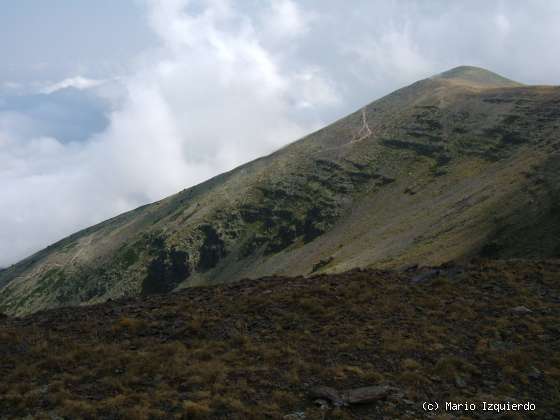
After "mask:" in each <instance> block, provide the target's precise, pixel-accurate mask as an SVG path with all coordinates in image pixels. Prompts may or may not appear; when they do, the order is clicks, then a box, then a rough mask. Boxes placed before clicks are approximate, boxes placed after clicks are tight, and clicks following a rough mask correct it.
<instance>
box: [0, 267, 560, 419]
mask: <svg viewBox="0 0 560 420" xmlns="http://www.w3.org/2000/svg"><path fill="white" fill-rule="evenodd" d="M559 279H560V260H558V259H557V260H549V261H536V260H535V261H522V260H513V261H512V260H505V261H487V262H479V263H471V264H468V265H465V266H457V265H448V266H445V267H439V268H436V269H424V270H415V269H409V270H407V271H404V272H394V271H379V270H353V271H350V272H347V273H343V274H337V275H318V276H316V277H312V278H303V277H298V278H284V277H272V278H265V279H260V280H246V281H242V282H238V283H235V284H231V285H219V286H212V287H201V288H190V289H187V290H182V291H179V292H176V293H171V294H162V295H157V296H148V297H144V298H141V299H123V300H119V301H111V302H106V303H103V304H99V305H93V306H88V307H84V308H61V309H54V310H50V311H43V312H38V313H36V314H33V315H31V316H29V317H25V318H19V319H18V318H0V375H1V377H2V380H1V381H0V419H2V420H5V419H6V420H7V419H15V418H18V419H21V418H36V419H53V418H57V419H61V418H65V419H78V418H79V419H100V418H102V419H134V420H142V419H146V420H147V419H199V418H211V419H255V420H257V419H258V420H260V419H263V418H268V419H282V418H284V419H308V420H311V419H400V418H402V419H410V420H412V419H420V418H440V419H447V418H461V419H471V418H486V419H490V418H491V419H495V418H508V419H515V418H524V419H526V418H536V419H557V418H558V408H559V407H560V394H559V390H560V369H559V368H560V328H559V325H560V322H559V321H560V282H559ZM325 386H327V387H330V388H332V389H334V390H345V389H351V390H354V389H355V388H358V387H369V386H374V387H375V388H374V389H375V390H378V389H386V390H388V391H390V392H388V393H384V394H383V395H384V398H382V399H381V400H379V401H374V402H372V403H369V404H353V403H352V402H351V401H349V405H344V406H341V407H336V404H335V401H332V400H331V401H329V399H328V398H325V397H324V394H325V393H324V392H317V389H318V387H325ZM330 394H332V391H331V392H330V393H328V395H330ZM317 395H321V396H322V397H323V399H324V400H325V401H323V402H320V404H317V403H316V399H317ZM335 399H336V397H335ZM445 401H448V402H453V403H465V402H469V403H474V404H477V409H476V410H470V411H469V410H465V409H464V408H463V409H459V410H456V411H447V412H446V411H445V410H444V409H443V408H442V406H443V404H444V402H445ZM423 402H432V403H433V402H438V403H439V404H440V409H439V410H437V411H435V412H432V413H428V412H425V411H424V410H423V407H422V403H423ZM483 402H487V403H492V404H494V403H500V404H505V403H507V402H509V403H511V404H514V403H532V404H534V409H533V410H531V411H523V410H522V411H502V412H500V413H498V412H495V411H493V412H491V411H490V412H489V411H483V409H482V403H483ZM285 416H287V417H285Z"/></svg>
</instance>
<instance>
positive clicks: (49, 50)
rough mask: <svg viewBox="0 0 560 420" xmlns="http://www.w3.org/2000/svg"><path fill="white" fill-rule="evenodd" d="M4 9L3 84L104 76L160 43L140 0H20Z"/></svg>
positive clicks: (0, 18) (0, 49)
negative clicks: (149, 47)
mask: <svg viewBox="0 0 560 420" xmlns="http://www.w3.org/2000/svg"><path fill="white" fill-rule="evenodd" d="M0 10H1V11H0V28H2V30H1V31H2V36H1V37H0V53H1V54H2V57H5V58H4V59H3V60H2V61H3V63H4V64H3V65H1V66H0V80H1V81H3V82H6V81H12V82H17V83H25V82H29V83H32V82H37V81H48V80H56V79H61V78H64V77H68V76H69V75H74V74H77V73H82V72H85V73H87V74H88V75H89V76H90V77H106V76H108V75H111V74H114V73H117V72H121V71H123V70H124V68H126V67H127V66H128V61H129V60H130V59H132V58H133V57H134V56H135V55H136V54H138V53H140V52H141V51H143V50H145V49H146V48H147V47H148V46H150V45H153V44H155V43H156V42H157V37H156V36H155V35H154V34H153V32H152V31H150V28H149V27H148V24H147V19H146V14H145V6H144V5H143V4H142V2H140V1H135V0H118V1H111V0H95V1H88V0H75V1H71V0H49V1H41V0H17V1H5V2H2V5H1V6H0ZM6 57H7V58H8V59H6Z"/></svg>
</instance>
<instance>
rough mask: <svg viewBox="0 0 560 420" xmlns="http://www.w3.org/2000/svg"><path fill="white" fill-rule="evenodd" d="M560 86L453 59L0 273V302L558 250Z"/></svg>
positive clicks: (13, 306) (66, 301)
mask: <svg viewBox="0 0 560 420" xmlns="http://www.w3.org/2000/svg"><path fill="white" fill-rule="evenodd" d="M559 136H560V88H559V87H552V86H525V85H521V84H519V83H516V82H513V81H510V80H508V79H505V78H503V77H501V76H498V75H496V74H494V73H491V72H488V71H486V70H483V69H478V68H474V67H459V68H456V69H453V70H450V71H448V72H446V73H443V74H441V75H438V76H434V77H432V78H429V79H426V80H421V81H419V82H417V83H414V84H412V85H410V86H408V87H405V88H403V89H401V90H398V91H396V92H394V93H392V94H390V95H388V96H386V97H384V98H382V99H379V100H377V101H375V102H372V103H371V104H369V105H367V106H365V107H364V108H363V109H360V110H358V111H357V112H355V113H353V114H351V115H349V116H347V117H345V118H343V119H341V120H339V121H337V122H335V123H334V124H332V125H330V126H328V127H326V128H324V129H322V130H319V131H317V132H315V133H313V134H311V135H309V136H307V137H305V138H303V139H301V140H299V141H297V142H295V143H292V144H290V145H289V146H287V147H284V148H283V149H281V150H279V151H277V152H276V153H273V154H271V155H269V156H266V157H263V158H261V159H258V160H256V161H253V162H251V163H248V164H246V165H243V166H241V167H239V168H237V169H235V170H233V171H231V172H228V173H225V174H222V175H220V176H217V177H215V178H213V179H211V180H209V181H207V182H205V183H202V184H200V185H197V186H195V187H193V188H189V189H187V190H184V191H181V192H179V193H178V194H175V195H174V196H171V197H169V198H166V199H164V200H161V201H159V202H156V203H153V204H150V205H146V206H143V207H140V208H138V209H136V210H133V211H131V212H128V213H126V214H123V215H120V216H118V217H115V218H113V219H110V220H108V221H106V222H103V223H101V224H99V225H96V226H93V227H91V228H89V229H86V230H84V231H81V232H78V233H76V234H74V235H72V236H70V237H68V238H66V239H64V240H62V241H60V242H58V243H56V244H54V245H52V246H50V247H48V248H46V249H45V250H43V251H40V252H38V253H37V254H35V255H33V256H31V257H29V258H27V259H25V260H23V261H22V262H20V263H18V264H16V265H15V266H12V267H10V268H8V269H6V270H4V271H2V272H0V288H1V289H0V311H3V312H6V313H9V314H27V313H30V312H33V311H36V310H39V309H45V308H52V307H57V306H64V305H76V304H82V303H95V302H102V301H105V300H107V299H109V298H116V297H122V296H133V295H147V294H153V293H159V292H168V291H171V290H176V289H181V288H183V287H188V286H197V285H208V284H214V283H221V282H230V281H234V280H239V279H242V278H246V277H250V278H258V277H262V276H267V275H273V274H278V275H308V274H310V273H312V272H315V273H336V272H342V271H345V270H348V269H352V268H355V267H376V268H394V267H402V266H407V265H411V264H421V265H430V264H440V263H443V262H447V261H462V260H468V259H469V258H471V257H473V256H477V255H482V256H485V257H490V258H515V257H524V258H533V257H540V258H548V257H555V256H558V255H560V211H559V210H560V159H559V157H560V138H559Z"/></svg>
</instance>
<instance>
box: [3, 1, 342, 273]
mask: <svg viewBox="0 0 560 420" xmlns="http://www.w3.org/2000/svg"><path fill="white" fill-rule="evenodd" d="M194 6H195V4H193V3H191V2H187V1H176V0H171V1H151V2H149V3H148V4H147V7H148V16H149V22H150V25H151V27H152V28H153V30H154V32H155V33H156V34H157V35H158V37H159V39H160V41H161V45H160V46H159V47H158V48H156V49H152V50H150V51H148V52H146V54H144V55H143V56H142V57H140V58H139V59H138V62H137V64H136V67H135V71H134V73H133V74H130V75H128V76H126V77H123V78H121V79H120V84H121V85H122V87H123V88H124V90H125V94H124V96H123V97H122V98H121V101H120V103H119V104H118V106H115V107H114V109H112V110H111V111H110V112H109V114H108V115H107V118H108V123H107V124H106V127H105V128H104V130H102V131H101V132H98V133H96V134H93V135H91V136H90V137H89V138H87V139H85V140H82V141H64V140H62V139H61V138H60V136H56V135H47V134H42V131H41V130H40V129H31V128H30V127H32V126H33V124H34V119H32V118H30V117H29V112H26V110H18V112H13V111H11V112H8V111H6V112H1V113H0V202H2V203H3V205H2V207H1V210H0V220H1V222H0V229H1V232H0V237H1V238H2V239H1V240H0V265H5V264H9V263H12V262H14V261H16V260H17V259H19V258H21V257H23V256H25V255H27V254H29V253H31V252H33V251H35V250H37V249H38V248H39V247H41V246H45V245H47V244H48V243H50V242H51V241H53V240H54V239H56V238H60V237H62V236H63V235H66V234H69V233H71V232H73V231H75V230H77V229H79V228H82V227H85V226H87V225H90V224H92V223H95V222H98V221H101V220H103V219H105V218H108V217H110V216H113V215H115V214H117V213H120V212H123V211H126V210H129V209H131V208H133V207H136V206H139V205H141V204H144V203H146V202H150V201H154V200H157V199H160V198H162V197H164V196H166V195H169V194H172V193H174V192H176V191H178V190H180V189H182V188H185V187H187V186H191V185H194V184H196V183H199V182H201V181H203V180H205V179H208V178H210V177H212V176H213V175H216V174H217V173H220V172H223V171H225V170H228V169H231V168H233V167H235V166H237V165H239V164H241V163H243V162H246V161H248V160H250V159H252V158H256V157H258V156H261V155H263V154H266V153H269V152H271V151H273V150H274V149H276V148H278V147H280V146H282V145H283V144H285V143H286V142H288V141H291V140H295V139H297V138H298V137H301V136H302V135H303V134H305V133H306V132H308V131H309V130H311V129H313V128H314V127H317V126H318V124H319V123H320V120H319V119H318V118H317V117H316V116H314V115H313V112H309V109H311V110H313V108H315V107H319V106H323V105H328V104H331V103H335V102H336V96H335V95H334V93H333V92H332V91H331V88H330V86H329V83H328V81H327V80H324V79H323V78H322V76H321V74H320V71H318V70H317V69H311V68H309V69H307V68H305V67H302V68H301V69H297V71H290V70H286V69H284V68H283V67H282V65H281V63H280V59H279V58H278V57H275V56H274V54H273V53H272V52H271V51H269V50H268V49H267V48H266V47H265V46H264V45H263V43H262V42H261V40H260V34H259V32H258V31H257V27H256V25H257V24H260V22H257V21H256V20H255V19H250V18H248V17H247V16H245V15H243V14H240V13H238V12H237V11H236V10H235V9H234V7H233V2H228V1H211V2H208V4H206V5H198V6H199V7H198V8H197V10H193V9H192V8H191V7H194ZM260 18H261V19H266V20H268V21H270V22H272V24H273V25H274V26H276V27H278V28H281V29H282V30H283V34H280V33H274V34H267V37H269V38H271V37H272V36H274V37H276V38H277V39H275V40H274V41H275V42H282V41H283V39H284V38H289V39H294V37H296V36H297V32H303V28H302V26H303V25H304V24H305V20H304V19H303V17H301V16H300V11H299V9H298V7H297V6H296V5H295V4H294V3H292V2H290V1H281V2H276V1H275V2H274V6H272V4H271V6H270V8H269V9H268V10H266V14H263V15H262V16H261V17H260ZM101 85H103V82H101V81H97V80H89V79H86V78H83V77H74V78H70V79H66V80H63V81H62V82H60V83H56V84H51V85H49V86H47V87H45V88H43V89H42V94H43V95H51V97H50V98H49V99H50V102H53V101H54V99H53V97H52V95H61V94H65V95H70V94H76V91H78V90H88V91H91V90H92V89H93V88H99V87H100V86H101ZM82 105H83V103H82ZM47 106H48V105H47ZM302 107H305V108H307V109H308V110H307V117H306V118H305V119H301V118H299V117H298V112H299V109H300V108H302ZM70 108H71V107H69V109H70ZM78 108H79V106H78ZM43 132H44V133H46V132H48V130H43Z"/></svg>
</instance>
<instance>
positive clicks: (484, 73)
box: [434, 66, 521, 87]
mask: <svg viewBox="0 0 560 420" xmlns="http://www.w3.org/2000/svg"><path fill="white" fill-rule="evenodd" d="M434 78H437V79H445V80H453V81H456V82H460V83H467V84H471V85H477V86H484V87H515V86H521V83H518V82H515V81H513V80H510V79H507V78H505V77H503V76H500V75H499V74H496V73H494V72H491V71H489V70H486V69H483V68H481V67H474V66H459V67H455V68H453V69H451V70H447V71H445V72H443V73H440V74H438V75H436V76H434Z"/></svg>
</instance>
